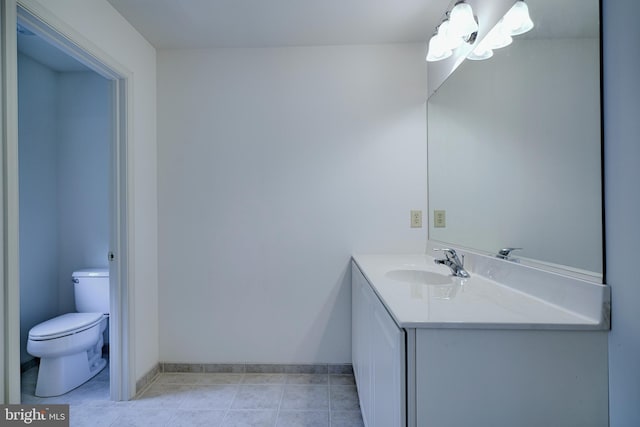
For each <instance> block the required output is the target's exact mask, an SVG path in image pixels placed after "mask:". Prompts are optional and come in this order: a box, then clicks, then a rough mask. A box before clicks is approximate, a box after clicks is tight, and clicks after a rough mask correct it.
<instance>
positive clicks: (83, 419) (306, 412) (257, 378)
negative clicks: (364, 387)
mask: <svg viewBox="0 0 640 427" xmlns="http://www.w3.org/2000/svg"><path fill="white" fill-rule="evenodd" d="M36 377H37V368H34V369H31V370H29V371H27V372H25V373H24V374H23V376H22V399H23V400H22V401H23V403H69V404H70V405H71V407H70V412H71V426H72V427H81V426H91V427H101V426H104V427H112V426H113V427H116V426H117V427H135V426H154V427H155V426H171V427H183V426H185V427H186V426H208V427H240V426H247V427H263V426H265V427H266V426H268V427H356V426H358V427H360V426H363V423H362V417H361V415H360V405H359V403H358V394H357V391H356V387H355V382H354V379H353V375H327V374H248V373H246V374H228V373H224V374H217V373H198V374H193V373H163V374H160V375H159V376H158V377H157V378H156V379H155V381H153V382H152V383H151V384H150V385H149V387H147V389H146V390H143V391H142V393H140V394H139V396H137V398H136V399H134V400H131V401H129V402H112V401H110V400H109V377H108V369H105V370H104V371H103V372H101V373H100V374H98V375H97V376H96V377H95V378H94V379H92V380H91V381H89V382H88V383H86V384H84V385H83V386H81V387H79V388H77V389H75V390H73V391H71V392H69V393H67V394H66V395H64V396H59V397H53V398H46V399H45V398H38V397H35V396H34V395H33V394H34V390H35V381H36Z"/></svg>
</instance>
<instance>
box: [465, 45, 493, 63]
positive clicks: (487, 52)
mask: <svg viewBox="0 0 640 427" xmlns="http://www.w3.org/2000/svg"><path fill="white" fill-rule="evenodd" d="M492 56H493V50H492V49H491V48H490V47H489V46H488V44H487V43H484V40H483V41H482V42H480V43H479V44H478V46H476V48H475V49H473V50H472V51H471V52H470V53H469V55H467V59H471V60H473V61H482V60H484V59H489V58H491V57H492Z"/></svg>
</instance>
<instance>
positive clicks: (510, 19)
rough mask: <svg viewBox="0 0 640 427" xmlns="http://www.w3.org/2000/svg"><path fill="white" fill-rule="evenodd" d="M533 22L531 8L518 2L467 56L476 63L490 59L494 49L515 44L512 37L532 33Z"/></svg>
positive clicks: (522, 0)
mask: <svg viewBox="0 0 640 427" xmlns="http://www.w3.org/2000/svg"><path fill="white" fill-rule="evenodd" d="M532 28H533V21H532V20H531V17H530V16H529V7H528V6H527V4H526V3H525V2H524V0H518V1H517V2H516V3H515V4H514V5H513V6H512V7H511V9H509V10H508V11H507V13H505V15H504V16H503V17H502V19H500V21H499V22H498V24H497V25H496V26H495V27H494V28H493V29H492V30H491V31H489V34H487V36H486V37H485V38H484V39H483V40H482V41H480V43H478V46H476V47H475V49H473V51H472V52H471V53H470V54H469V55H468V56H467V59H472V60H475V61H478V60H482V59H489V58H491V57H492V56H493V50H494V49H500V48H503V47H505V46H509V45H510V44H511V43H512V42H513V38H512V37H511V36H518V35H520V34H524V33H526V32H527V31H530V30H531V29H532Z"/></svg>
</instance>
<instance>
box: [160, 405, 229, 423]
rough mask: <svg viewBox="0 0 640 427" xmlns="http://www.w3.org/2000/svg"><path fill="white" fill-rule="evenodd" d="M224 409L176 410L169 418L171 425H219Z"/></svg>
mask: <svg viewBox="0 0 640 427" xmlns="http://www.w3.org/2000/svg"><path fill="white" fill-rule="evenodd" d="M226 414H227V411H225V410H193V409H190V410H180V409H179V410H177V411H175V413H174V415H173V417H172V418H171V419H170V420H169V424H168V425H169V426H171V427H200V426H202V427H204V426H206V427H220V426H222V420H223V419H224V417H225V415H226Z"/></svg>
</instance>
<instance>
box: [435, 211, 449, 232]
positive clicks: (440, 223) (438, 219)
mask: <svg viewBox="0 0 640 427" xmlns="http://www.w3.org/2000/svg"><path fill="white" fill-rule="evenodd" d="M433 226H434V227H435V228H445V227H446V226H447V212H446V211H444V210H438V211H436V210H434V211H433Z"/></svg>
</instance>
